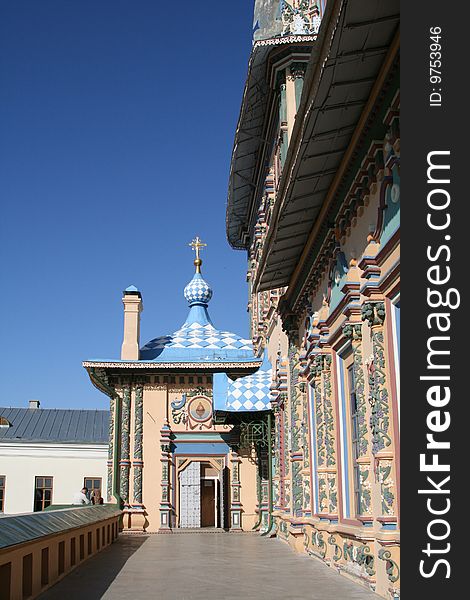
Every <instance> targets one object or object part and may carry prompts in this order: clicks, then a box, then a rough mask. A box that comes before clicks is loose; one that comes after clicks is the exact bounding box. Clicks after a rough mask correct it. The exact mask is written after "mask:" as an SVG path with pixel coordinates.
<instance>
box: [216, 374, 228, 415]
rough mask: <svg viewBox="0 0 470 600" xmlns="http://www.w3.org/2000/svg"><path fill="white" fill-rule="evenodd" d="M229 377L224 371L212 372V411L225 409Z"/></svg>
mask: <svg viewBox="0 0 470 600" xmlns="http://www.w3.org/2000/svg"><path fill="white" fill-rule="evenodd" d="M228 386H229V378H228V377H227V375H226V374H225V373H214V376H213V378H212V405H213V407H214V411H217V410H227V392H228Z"/></svg>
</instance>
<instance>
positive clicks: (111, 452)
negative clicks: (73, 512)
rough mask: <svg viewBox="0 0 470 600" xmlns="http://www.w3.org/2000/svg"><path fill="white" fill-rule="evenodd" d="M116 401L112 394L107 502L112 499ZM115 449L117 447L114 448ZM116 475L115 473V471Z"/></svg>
mask: <svg viewBox="0 0 470 600" xmlns="http://www.w3.org/2000/svg"><path fill="white" fill-rule="evenodd" d="M116 409H117V401H116V398H115V397H114V396H111V397H110V403H109V442H108V480H107V494H106V496H107V502H113V501H114V494H113V459H114V450H115V449H114V428H115V423H116V414H115V413H116ZM116 450H117V449H116ZM116 476H117V473H116Z"/></svg>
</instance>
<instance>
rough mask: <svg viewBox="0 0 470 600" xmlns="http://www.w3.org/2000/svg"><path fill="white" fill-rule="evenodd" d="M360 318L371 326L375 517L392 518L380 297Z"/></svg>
mask: <svg viewBox="0 0 470 600" xmlns="http://www.w3.org/2000/svg"><path fill="white" fill-rule="evenodd" d="M362 318H363V319H364V320H365V321H367V322H368V323H369V325H370V328H371V343H372V356H371V358H370V360H369V364H368V370H369V403H370V406H371V410H370V429H371V441H372V454H373V456H374V472H375V479H376V482H377V484H379V486H380V498H381V502H380V507H379V511H378V514H379V517H378V521H380V522H382V523H386V522H396V489H395V477H394V468H393V467H394V465H393V461H394V452H393V442H392V439H393V438H392V431H391V414H390V412H391V407H390V398H389V392H388V385H387V367H386V353H385V346H384V345H385V340H384V327H383V325H384V321H385V304H384V302H382V301H375V302H365V303H364V304H363V306H362Z"/></svg>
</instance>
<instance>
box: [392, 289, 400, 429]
mask: <svg viewBox="0 0 470 600" xmlns="http://www.w3.org/2000/svg"><path fill="white" fill-rule="evenodd" d="M399 301H400V294H399V293H398V294H397V295H396V296H395V297H394V298H393V300H391V304H392V310H391V313H392V314H391V317H392V334H393V335H392V347H393V362H394V363H395V373H394V374H395V385H396V391H397V410H398V430H399V431H400V358H399V356H398V344H397V341H398V332H397V320H396V314H395V311H396V310H397V309H396V308H395V304H396V303H397V302H399Z"/></svg>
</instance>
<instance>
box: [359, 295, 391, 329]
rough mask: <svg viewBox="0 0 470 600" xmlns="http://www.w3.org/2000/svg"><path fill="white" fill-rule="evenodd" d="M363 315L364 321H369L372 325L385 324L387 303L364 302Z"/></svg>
mask: <svg viewBox="0 0 470 600" xmlns="http://www.w3.org/2000/svg"><path fill="white" fill-rule="evenodd" d="M361 317H362V320H363V321H368V323H369V325H370V326H371V327H373V326H377V325H383V324H384V321H385V303H384V302H383V301H378V302H364V304H363V305H362V309H361Z"/></svg>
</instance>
